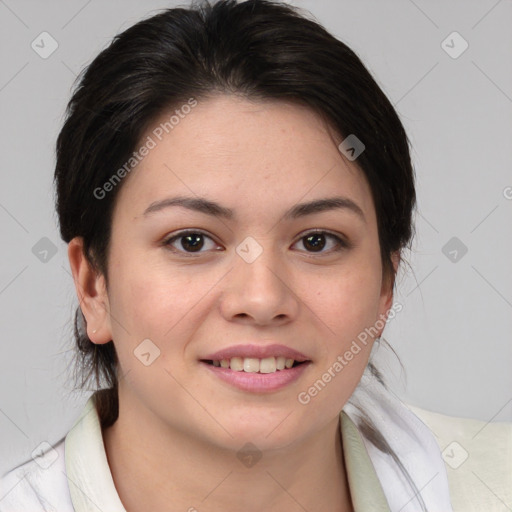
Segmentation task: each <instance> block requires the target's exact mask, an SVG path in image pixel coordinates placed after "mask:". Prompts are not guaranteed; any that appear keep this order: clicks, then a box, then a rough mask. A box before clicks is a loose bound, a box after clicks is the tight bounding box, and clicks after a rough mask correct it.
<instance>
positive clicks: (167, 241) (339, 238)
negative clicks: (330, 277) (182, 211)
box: [162, 228, 352, 256]
mask: <svg viewBox="0 0 512 512" xmlns="http://www.w3.org/2000/svg"><path fill="white" fill-rule="evenodd" d="M190 234H200V235H203V236H205V237H206V238H209V239H210V240H212V241H213V242H214V243H216V244H218V245H220V244H219V243H218V242H217V241H216V240H215V239H214V238H213V237H212V236H211V235H209V234H208V233H207V232H206V231H203V230H202V229H199V228H198V229H184V230H182V231H178V232H176V233H173V234H171V235H169V236H167V237H165V238H164V239H163V241H162V245H164V247H171V242H174V241H176V240H177V239H179V238H182V237H185V236H187V235H190ZM315 234H321V235H326V236H327V237H331V238H333V239H335V241H336V243H337V244H338V247H337V248H335V249H331V250H330V251H326V252H318V253H315V252H308V251H300V252H305V253H306V254H308V255H310V256H315V255H320V256H322V255H328V254H332V253H336V252H338V251H340V250H343V249H350V248H352V244H351V243H350V242H349V241H348V240H347V239H346V237H345V236H344V235H342V234H340V233H336V232H333V231H330V230H328V229H322V228H312V229H308V230H305V231H303V232H301V233H299V235H297V240H296V241H295V242H294V243H293V244H292V245H295V244H296V243H298V242H300V241H301V240H302V239H303V238H305V237H307V236H309V235H315ZM171 250H172V251H173V252H177V253H179V254H183V255H186V256H199V255H200V254H201V253H202V252H209V251H199V252H196V253H194V252H187V251H181V250H175V249H174V248H171Z"/></svg>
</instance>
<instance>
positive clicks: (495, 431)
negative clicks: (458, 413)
mask: <svg viewBox="0 0 512 512" xmlns="http://www.w3.org/2000/svg"><path fill="white" fill-rule="evenodd" d="M408 407H409V409H410V410H411V411H412V412H413V413H414V414H415V415H416V416H417V417H418V418H419V419H420V420H421V421H422V422H423V423H424V424H425V425H427V427H429V429H430V430H431V431H432V433H433V435H434V438H435V439H436V441H437V443H438V445H439V449H440V450H441V453H442V456H443V460H444V462H445V465H446V471H447V474H448V483H449V486H450V495H451V499H452V505H453V509H454V512H457V511H463V512H471V511H477V510H478V511H480V510H486V511H493V510H505V509H507V508H510V507H512V423H501V422H485V421H480V420H475V419H468V418H459V417H455V416H447V415H444V414H439V413H436V412H432V411H428V410H425V409H421V408H419V407H413V406H411V405H408Z"/></svg>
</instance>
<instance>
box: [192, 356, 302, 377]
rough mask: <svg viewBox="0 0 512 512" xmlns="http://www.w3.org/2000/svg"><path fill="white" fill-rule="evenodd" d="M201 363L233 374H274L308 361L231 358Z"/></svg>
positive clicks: (279, 358)
mask: <svg viewBox="0 0 512 512" xmlns="http://www.w3.org/2000/svg"><path fill="white" fill-rule="evenodd" d="M201 362H203V363H206V364H208V365H210V366H215V367H220V368H225V369H230V370H232V371H235V372H246V373H263V374H265V373H275V372H278V371H286V370H289V369H291V368H295V367H297V366H300V365H302V364H304V363H309V362H310V361H295V360H294V359H290V358H285V357H282V356H279V357H265V358H263V359H258V358H253V357H232V358H231V359H222V360H220V361H215V360H211V359H201Z"/></svg>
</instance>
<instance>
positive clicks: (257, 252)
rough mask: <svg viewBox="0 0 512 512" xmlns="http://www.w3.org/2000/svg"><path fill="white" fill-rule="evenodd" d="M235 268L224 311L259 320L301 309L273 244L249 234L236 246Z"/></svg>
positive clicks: (263, 320)
mask: <svg viewBox="0 0 512 512" xmlns="http://www.w3.org/2000/svg"><path fill="white" fill-rule="evenodd" d="M234 267H235V268H234V269H233V272H231V273H230V286H229V292H228V293H227V296H225V300H224V304H223V307H224V312H225V314H226V315H228V316H230V317H233V316H236V315H242V316H249V317H252V318H253V319H254V320H256V321H258V322H267V321H271V320H272V319H273V318H276V317H279V318H282V317H283V315H284V316H288V317H292V316H293V315H295V314H296V312H297V304H296V298H295V296H294V294H293V293H292V290H291V288H292V283H288V282H287V281H289V279H290V278H289V277H288V276H287V275H285V273H284V268H285V267H284V264H282V262H281V261H280V260H279V256H278V255H277V254H276V251H275V250H274V249H273V247H272V242H271V239H268V243H265V242H264V241H262V240H261V239H260V241H257V240H256V239H255V238H253V237H247V238H246V239H245V240H244V241H242V242H241V243H240V244H239V245H238V246H237V247H236V256H235V260H234Z"/></svg>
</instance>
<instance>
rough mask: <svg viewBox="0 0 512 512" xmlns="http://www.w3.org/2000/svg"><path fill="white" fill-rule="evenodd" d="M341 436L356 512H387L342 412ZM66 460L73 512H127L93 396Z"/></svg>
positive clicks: (364, 455)
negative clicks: (104, 440)
mask: <svg viewBox="0 0 512 512" xmlns="http://www.w3.org/2000/svg"><path fill="white" fill-rule="evenodd" d="M340 435H341V438H342V443H343V452H344V459H345V464H346V469H347V478H348V482H349V488H350V493H351V497H352V502H353V503H354V507H355V508H354V509H355V511H356V512H367V511H371V512H390V508H389V506H388V504H387V501H386V498H385V496H384V492H383V490H382V487H381V484H380V483H379V479H378V477H377V474H376V472H375V469H374V467H373V465H372V462H371V459H370V457H369V455H368V452H367V450H366V447H365V445H364V443H363V440H362V437H361V435H360V433H359V432H358V430H357V427H356V424H355V423H354V422H353V421H352V420H351V418H350V417H349V416H348V415H347V414H346V413H344V412H341V413H340ZM65 461H66V473H67V478H68V482H69V490H70V494H71V500H72V503H73V507H74V509H75V512H86V511H90V510H105V511H106V510H108V511H109V512H126V510H125V508H124V506H123V504H122V502H121V499H120V498H119V495H118V493H117V490H116V488H115V485H114V481H113V478H112V473H111V471H110V467H109V465H108V460H107V455H106V451H105V447H104V443H103V436H102V431H101V425H100V419H99V416H98V413H97V410H96V407H95V405H94V398H93V397H90V398H89V400H88V401H87V403H86V405H85V407H84V409H83V411H82V414H81V416H80V417H79V418H78V420H77V421H76V423H75V424H74V426H73V427H72V428H71V430H70V431H69V433H68V434H67V436H66V441H65Z"/></svg>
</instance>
